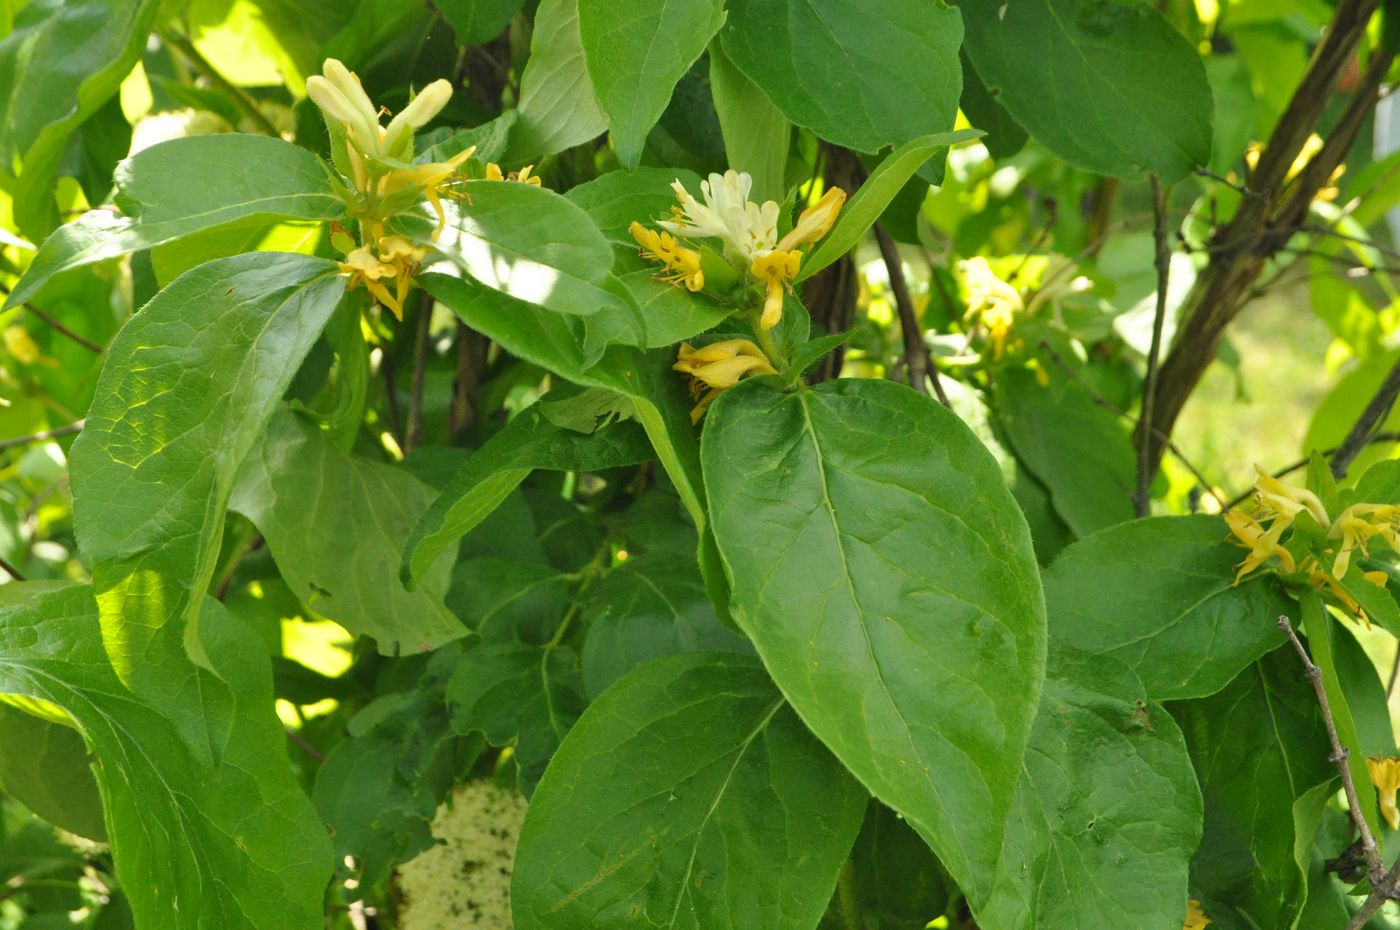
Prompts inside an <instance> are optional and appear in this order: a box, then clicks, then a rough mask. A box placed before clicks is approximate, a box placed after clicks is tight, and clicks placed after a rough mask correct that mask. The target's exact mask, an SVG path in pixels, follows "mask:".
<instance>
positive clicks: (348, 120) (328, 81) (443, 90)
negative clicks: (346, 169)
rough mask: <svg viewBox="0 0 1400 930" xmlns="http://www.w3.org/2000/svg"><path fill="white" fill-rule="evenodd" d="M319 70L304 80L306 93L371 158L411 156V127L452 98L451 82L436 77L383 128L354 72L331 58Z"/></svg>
mask: <svg viewBox="0 0 1400 930" xmlns="http://www.w3.org/2000/svg"><path fill="white" fill-rule="evenodd" d="M321 71H322V73H321V74H313V75H312V76H311V77H309V78H307V79H306V95H307V96H308V97H310V98H311V102H312V103H314V104H316V106H318V107H320V108H321V111H322V112H323V113H325V114H326V115H327V116H329V117H330V118H331V119H333V120H335V121H336V122H337V123H340V125H341V126H343V127H344V129H345V135H346V137H347V138H348V139H349V140H350V142H351V143H352V144H353V146H354V147H355V148H356V149H358V153H359V154H360V155H364V156H366V157H370V158H384V157H388V158H400V159H402V158H408V157H411V156H412V154H413V152H412V149H413V130H415V129H421V128H422V127H423V126H426V125H427V124H428V122H429V121H430V120H431V119H432V118H433V117H434V116H437V115H438V113H440V112H442V108H443V107H445V106H447V102H448V101H449V100H451V99H452V85H451V84H450V83H448V82H447V81H445V80H443V79H441V78H439V79H438V80H436V81H433V82H432V83H431V84H429V85H428V86H427V87H425V88H423V89H422V90H421V91H420V92H419V93H418V95H417V96H415V97H414V98H413V99H412V100H410V101H409V102H408V106H406V107H404V108H403V111H402V112H401V113H399V115H398V116H395V117H394V118H393V119H391V120H390V121H389V128H388V129H385V128H384V127H382V126H380V125H379V108H378V107H376V106H375V105H374V102H373V101H371V100H370V99H369V95H368V94H366V93H365V89H364V87H363V86H361V84H360V79H359V77H358V76H357V75H356V74H355V73H354V72H353V71H351V70H349V69H348V68H346V67H345V65H343V64H341V63H340V62H339V61H337V60H336V59H334V58H327V59H326V61H325V63H324V64H323V65H322V66H321ZM353 157H354V156H353V155H352V160H353ZM361 189H362V190H363V188H361Z"/></svg>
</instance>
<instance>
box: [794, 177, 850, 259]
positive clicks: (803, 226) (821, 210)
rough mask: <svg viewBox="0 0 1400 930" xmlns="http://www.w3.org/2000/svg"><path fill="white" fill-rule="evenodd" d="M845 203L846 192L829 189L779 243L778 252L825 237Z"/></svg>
mask: <svg viewBox="0 0 1400 930" xmlns="http://www.w3.org/2000/svg"><path fill="white" fill-rule="evenodd" d="M845 202H846V192H845V191H843V190H842V189H841V188H839V187H831V188H828V189H827V191H826V193H825V194H822V196H821V199H820V200H818V201H817V202H816V203H814V204H812V205H811V206H810V207H808V208H807V209H805V210H803V211H802V215H801V216H799V217H798V218H797V225H796V226H794V227H793V228H792V232H790V233H788V234H787V235H786V236H783V238H782V240H781V241H779V242H778V251H780V252H787V251H790V250H792V249H795V248H797V247H798V246H799V245H806V244H808V243H810V242H816V241H817V240H818V239H820V238H821V237H822V236H825V235H826V234H827V233H828V232H830V231H831V227H832V225H833V224H835V222H836V215H837V214H838V213H840V212H841V206H842V205H843V204H844V203H845Z"/></svg>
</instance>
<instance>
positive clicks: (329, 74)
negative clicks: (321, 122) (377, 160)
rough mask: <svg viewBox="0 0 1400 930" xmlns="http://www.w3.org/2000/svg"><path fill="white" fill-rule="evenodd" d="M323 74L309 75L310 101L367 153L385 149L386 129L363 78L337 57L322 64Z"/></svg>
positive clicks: (379, 152) (375, 152)
mask: <svg viewBox="0 0 1400 930" xmlns="http://www.w3.org/2000/svg"><path fill="white" fill-rule="evenodd" d="M321 71H322V75H323V76H322V75H312V76H311V77H309V78H307V79H306V94H307V96H309V97H310V98H311V101H312V102H313V103H315V104H316V105H317V106H318V107H320V108H321V109H322V110H323V111H325V113H326V114H327V115H328V116H330V117H331V118H333V119H335V120H336V121H337V122H339V123H341V124H343V125H344V126H345V134H346V135H348V136H349V137H350V139H351V141H353V142H354V143H355V145H356V147H358V148H359V150H360V151H361V152H362V153H364V154H365V155H374V156H378V155H382V154H383V153H384V131H383V129H381V128H380V126H379V110H378V108H377V107H375V105H374V103H373V102H372V101H371V100H370V99H369V95H368V94H366V93H365V89H364V87H362V86H361V85H360V79H359V78H358V77H356V76H355V75H354V73H352V72H351V71H350V70H349V69H348V68H346V67H345V65H343V64H341V63H340V62H339V61H337V60H336V59H334V58H327V59H326V61H325V64H323V65H322V66H321Z"/></svg>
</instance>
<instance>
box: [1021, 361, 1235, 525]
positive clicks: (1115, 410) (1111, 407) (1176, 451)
mask: <svg viewBox="0 0 1400 930" xmlns="http://www.w3.org/2000/svg"><path fill="white" fill-rule="evenodd" d="M1040 347H1041V348H1042V349H1044V350H1045V352H1046V354H1048V355H1049V356H1050V360H1051V361H1053V362H1054V363H1055V364H1056V365H1057V366H1059V368H1060V370H1062V371H1063V372H1064V373H1065V374H1066V375H1068V376H1069V378H1070V380H1071V381H1073V382H1074V383H1075V384H1077V385H1079V386H1080V387H1082V388H1083V389H1084V390H1085V391H1087V392H1088V394H1089V397H1090V399H1092V400H1093V402H1094V403H1096V404H1098V405H1099V406H1100V407H1102V408H1104V409H1105V410H1107V411H1108V412H1109V413H1112V414H1113V415H1114V416H1116V417H1119V418H1120V419H1123V420H1126V421H1127V422H1129V423H1133V422H1137V421H1136V420H1134V418H1133V416H1132V414H1130V413H1128V411H1126V410H1124V409H1123V408H1122V407H1119V406H1118V405H1117V404H1115V403H1114V402H1113V401H1111V400H1109V399H1108V398H1107V397H1104V396H1103V395H1102V394H1100V393H1099V392H1098V391H1096V390H1094V388H1093V385H1091V384H1089V382H1087V381H1085V380H1084V379H1083V378H1081V377H1079V372H1077V371H1075V370H1074V369H1073V368H1071V367H1070V364H1069V363H1068V362H1066V361H1065V358H1064V356H1063V355H1061V354H1060V353H1059V352H1058V351H1056V349H1055V347H1054V346H1052V345H1051V344H1050V343H1049V342H1047V341H1045V340H1043V339H1042V340H1041V341H1040ZM1158 438H1159V439H1161V440H1163V444H1164V446H1165V447H1166V449H1167V450H1168V451H1169V452H1171V454H1172V455H1174V456H1176V458H1177V461H1179V462H1180V463H1181V464H1182V465H1184V466H1186V470H1187V471H1189V472H1190V473H1191V474H1192V476H1194V477H1195V479H1196V481H1197V482H1198V483H1199V484H1200V485H1201V489H1202V490H1203V491H1205V492H1206V493H1207V494H1209V495H1210V496H1211V498H1212V499H1213V500H1214V501H1215V502H1216V503H1217V504H1218V505H1220V507H1221V508H1222V509H1223V508H1224V507H1225V502H1224V501H1222V500H1221V499H1220V495H1218V494H1216V493H1215V491H1214V486H1213V485H1212V484H1211V483H1210V481H1209V480H1207V479H1206V476H1205V475H1203V474H1201V470H1200V469H1199V468H1197V467H1196V466H1195V465H1193V464H1192V463H1191V460H1190V459H1188V458H1187V457H1186V453H1184V452H1182V451H1181V449H1180V448H1178V447H1177V445H1176V443H1174V442H1172V441H1171V439H1170V438H1168V437H1166V436H1163V435H1161V433H1158Z"/></svg>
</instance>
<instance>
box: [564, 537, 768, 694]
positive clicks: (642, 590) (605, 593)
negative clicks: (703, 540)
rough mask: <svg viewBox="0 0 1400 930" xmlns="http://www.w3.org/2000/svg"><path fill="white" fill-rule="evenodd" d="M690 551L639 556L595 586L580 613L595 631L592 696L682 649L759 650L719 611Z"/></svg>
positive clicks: (590, 648)
mask: <svg viewBox="0 0 1400 930" xmlns="http://www.w3.org/2000/svg"><path fill="white" fill-rule="evenodd" d="M687 535H689V536H690V537H691V545H689V546H688V547H686V548H687V549H689V550H690V551H683V552H665V551H662V552H655V553H646V554H644V555H640V556H632V557H631V558H629V559H628V560H627V561H625V562H623V563H622V564H621V565H620V566H618V567H617V568H614V569H613V570H612V571H610V572H609V573H608V574H607V575H605V576H603V578H602V579H601V580H599V581H598V582H597V583H595V584H594V585H593V587H592V588H590V589H589V592H588V600H587V602H586V604H585V606H584V608H583V611H582V613H581V614H580V619H581V620H582V621H583V622H584V624H585V625H586V628H587V630H588V635H587V637H586V638H585V639H584V641H583V650H582V655H581V656H580V662H581V665H582V671H583V684H584V689H585V691H586V692H587V693H588V695H589V697H597V696H598V695H599V694H602V693H603V691H604V690H606V689H607V687H608V686H609V685H611V684H612V683H613V682H614V681H616V680H617V679H619V678H621V677H622V676H623V675H625V674H626V673H627V672H629V671H631V670H632V669H634V668H636V667H637V666H639V665H643V664H645V663H647V662H650V661H651V660H652V659H659V658H661V657H663V656H669V655H675V654H677V653H682V652H750V653H751V652H752V651H753V647H752V646H750V645H749V642H748V640H746V639H744V638H743V637H742V636H740V635H739V634H738V633H735V632H734V631H733V630H731V629H730V628H729V627H727V626H725V625H724V624H722V623H721V622H720V621H719V618H718V617H716V616H715V610H714V607H712V606H711V605H710V602H709V599H708V598H707V597H706V594H705V582H704V579H703V578H701V577H700V572H699V571H698V570H697V569H696V566H695V558H694V556H693V554H692V553H693V551H694V548H695V546H694V541H693V537H694V533H693V532H691V533H689V534H687Z"/></svg>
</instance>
